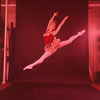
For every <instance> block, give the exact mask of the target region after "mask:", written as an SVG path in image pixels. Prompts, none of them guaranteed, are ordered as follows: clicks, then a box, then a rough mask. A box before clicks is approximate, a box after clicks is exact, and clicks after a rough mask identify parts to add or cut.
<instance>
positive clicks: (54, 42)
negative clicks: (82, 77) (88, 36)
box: [23, 12, 85, 70]
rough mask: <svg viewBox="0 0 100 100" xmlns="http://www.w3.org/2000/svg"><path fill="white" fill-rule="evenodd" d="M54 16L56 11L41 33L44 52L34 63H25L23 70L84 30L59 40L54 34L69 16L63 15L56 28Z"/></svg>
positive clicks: (56, 13)
mask: <svg viewBox="0 0 100 100" xmlns="http://www.w3.org/2000/svg"><path fill="white" fill-rule="evenodd" d="M55 16H58V12H55V13H54V14H53V16H52V18H51V19H50V21H49V23H48V26H47V30H46V32H45V33H44V34H43V37H44V41H45V47H44V50H45V53H44V54H43V55H42V56H41V57H40V58H39V59H38V60H37V61H35V62H34V63H32V64H29V65H27V66H26V67H25V68H24V69H23V70H26V69H32V68H33V67H34V66H36V65H38V64H41V63H42V62H43V61H44V60H45V59H46V58H48V57H49V56H51V55H52V54H53V53H54V52H55V51H56V50H57V49H58V48H61V47H64V46H66V45H68V44H70V43H71V42H72V41H73V40H75V39H76V38H77V37H79V36H81V35H82V34H83V33H84V32H85V30H82V31H81V32H78V34H76V35H73V36H72V37H70V38H69V39H68V40H65V41H60V39H59V38H57V39H56V37H55V36H56V34H57V33H58V32H59V30H60V28H61V27H62V25H63V24H64V22H65V21H66V20H67V19H68V17H69V16H66V17H64V19H63V20H62V22H61V23H60V24H59V25H58V27H57V28H56V22H57V21H55V20H54V18H55Z"/></svg>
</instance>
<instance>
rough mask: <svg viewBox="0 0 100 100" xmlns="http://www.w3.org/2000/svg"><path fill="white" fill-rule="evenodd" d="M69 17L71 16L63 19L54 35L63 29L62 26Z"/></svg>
mask: <svg viewBox="0 0 100 100" xmlns="http://www.w3.org/2000/svg"><path fill="white" fill-rule="evenodd" d="M68 17H69V16H66V17H65V18H64V19H63V20H62V22H61V23H60V24H59V26H58V27H57V29H56V30H55V31H54V32H53V35H54V36H55V35H56V34H57V33H58V32H59V30H60V29H61V27H62V25H63V24H64V22H65V21H66V20H67V19H68Z"/></svg>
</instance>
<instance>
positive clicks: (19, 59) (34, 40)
mask: <svg viewBox="0 0 100 100" xmlns="http://www.w3.org/2000/svg"><path fill="white" fill-rule="evenodd" d="M55 11H58V12H59V16H58V23H60V22H61V20H62V19H63V18H64V17H65V16H66V15H68V16H69V19H68V20H67V21H66V22H65V24H64V25H63V27H62V28H61V30H60V31H59V33H58V34H57V37H60V39H61V40H66V39H68V38H69V37H70V36H72V35H74V34H77V32H78V31H81V30H82V29H85V30H86V33H85V34H84V35H83V36H82V37H80V38H78V39H77V40H75V41H74V42H73V43H71V44H70V45H68V46H65V47H63V48H61V49H59V50H58V51H57V52H56V53H54V54H53V55H52V56H51V57H49V58H48V59H46V60H45V62H44V63H42V64H41V65H38V66H36V67H34V69H33V70H26V71H23V70H22V69H23V68H24V67H25V66H26V65H28V64H30V63H32V62H34V61H36V60H37V59H38V58H39V57H40V56H41V55H42V54H43V53H44V40H43V33H44V32H45V30H46V27H47V24H48V21H49V19H50V18H51V16H52V15H53V13H54V12H55ZM87 20H88V1H87V0H83V1H81V0H67V1H66V0H53V1H52V0H37V1H33V0H17V27H16V35H15V57H14V60H15V61H14V68H15V80H18V81H39V82H50V81H51V82H87V81H88V78H89V77H88V41H87V40H88V39H87V26H88V25H87V22H88V21H87Z"/></svg>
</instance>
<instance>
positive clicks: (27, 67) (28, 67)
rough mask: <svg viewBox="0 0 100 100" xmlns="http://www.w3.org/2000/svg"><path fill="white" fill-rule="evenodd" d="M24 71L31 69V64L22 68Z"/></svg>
mask: <svg viewBox="0 0 100 100" xmlns="http://www.w3.org/2000/svg"><path fill="white" fill-rule="evenodd" d="M26 69H32V64H30V65H28V66H26V67H25V68H23V70H26Z"/></svg>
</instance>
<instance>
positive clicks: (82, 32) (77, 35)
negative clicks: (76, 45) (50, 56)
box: [59, 30, 85, 48]
mask: <svg viewBox="0 0 100 100" xmlns="http://www.w3.org/2000/svg"><path fill="white" fill-rule="evenodd" d="M84 32H85V30H82V31H80V32H78V34H76V35H74V36H72V37H70V38H69V39H68V40H65V41H62V42H60V43H59V44H60V46H59V48H61V47H63V46H66V45H68V44H70V43H71V42H72V41H73V40H75V39H76V38H78V37H79V36H81V35H83V34H84Z"/></svg>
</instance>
